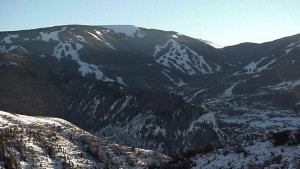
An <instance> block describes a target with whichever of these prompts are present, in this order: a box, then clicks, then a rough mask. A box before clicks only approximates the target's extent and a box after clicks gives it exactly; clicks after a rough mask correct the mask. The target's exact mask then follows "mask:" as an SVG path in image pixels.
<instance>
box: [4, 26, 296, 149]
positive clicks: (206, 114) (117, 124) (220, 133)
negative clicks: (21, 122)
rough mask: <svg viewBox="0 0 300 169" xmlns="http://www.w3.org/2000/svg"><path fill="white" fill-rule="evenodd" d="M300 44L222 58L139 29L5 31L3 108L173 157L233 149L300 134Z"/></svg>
mask: <svg viewBox="0 0 300 169" xmlns="http://www.w3.org/2000/svg"><path fill="white" fill-rule="evenodd" d="M299 39H300V35H299V34H298V35H294V36H291V37H286V38H282V39H278V40H275V41H272V42H267V43H263V44H252V43H244V44H240V45H236V46H231V47H225V48H222V49H221V50H220V49H216V48H214V47H212V46H210V45H207V44H206V43H203V42H201V41H199V40H198V39H194V38H191V37H188V36H185V35H182V34H180V33H177V32H172V31H161V30H154V29H145V28H141V27H136V26H131V25H123V26H120V25H117V26H116V25H104V26H84V25H66V26H56V27H50V28H42V29H35V30H24V31H13V32H0V53H1V54H0V74H1V76H0V82H1V83H0V89H1V90H0V108H1V109H2V110H5V111H10V112H16V113H23V114H27V115H38V116H52V117H60V118H63V119H66V120H68V121H70V122H72V123H74V124H76V125H77V126H79V127H81V128H83V129H85V130H87V131H89V132H90V133H92V134H94V135H97V136H101V137H105V138H106V139H109V140H111V141H114V142H117V143H119V144H126V145H128V146H136V147H142V148H147V149H152V150H157V151H160V152H164V153H167V154H177V153H181V152H185V151H186V150H188V149H196V148H197V147H199V146H200V145H205V144H207V143H213V147H214V148H218V147H220V146H221V147H226V146H232V145H233V144H234V143H237V142H242V141H244V140H257V139H258V138H259V137H260V136H262V135H265V134H267V133H268V132H269V130H271V129H272V130H282V129H293V130H294V129H297V128H299V124H300V123H299V122H300V117H299V111H300V106H299V103H300V97H299V93H300V91H299V89H300V88H299V86H300V82H299V78H300V69H299V68H300V66H299V63H300V62H299V57H298V55H299V54H300V53H299V52H300V47H299V44H300V42H299ZM225 138H226V139H225Z"/></svg>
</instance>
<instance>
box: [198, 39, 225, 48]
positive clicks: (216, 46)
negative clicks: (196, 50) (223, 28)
mask: <svg viewBox="0 0 300 169" xmlns="http://www.w3.org/2000/svg"><path fill="white" fill-rule="evenodd" d="M198 40H200V41H201V42H204V43H206V44H207V45H209V46H211V47H214V48H217V49H221V48H223V46H221V45H218V44H216V43H214V42H211V41H208V40H203V39H198Z"/></svg>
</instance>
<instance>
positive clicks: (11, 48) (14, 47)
mask: <svg viewBox="0 0 300 169" xmlns="http://www.w3.org/2000/svg"><path fill="white" fill-rule="evenodd" d="M17 48H18V46H17V45H12V46H10V47H9V49H8V50H7V51H6V52H10V51H12V50H15V49H17Z"/></svg>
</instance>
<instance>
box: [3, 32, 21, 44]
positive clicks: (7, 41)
mask: <svg viewBox="0 0 300 169" xmlns="http://www.w3.org/2000/svg"><path fill="white" fill-rule="evenodd" d="M18 37H19V35H18V34H16V35H8V36H6V37H4V38H3V40H2V41H1V42H4V43H12V41H11V38H18Z"/></svg>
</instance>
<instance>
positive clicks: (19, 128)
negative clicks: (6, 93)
mask: <svg viewBox="0 0 300 169" xmlns="http://www.w3.org/2000/svg"><path fill="white" fill-rule="evenodd" d="M0 129H1V130H0V138H1V140H0V142H1V143H0V168H3V167H6V168H76V169H77V168H147V167H148V166H150V165H158V166H160V165H162V164H164V163H166V162H168V161H169V160H170V158H169V157H167V156H165V155H162V154H160V153H157V152H154V151H151V150H144V149H139V148H134V147H126V146H123V145H118V144H114V143H111V142H108V141H105V140H103V139H100V138H98V137H95V136H92V135H91V134H89V133H87V132H85V131H84V130H82V129H80V128H77V127H76V126H74V125H73V124H71V123H69V122H67V121H65V120H62V119H58V118H47V117H30V116H24V115H17V114H15V115H13V114H10V113H7V112H3V111H0Z"/></svg>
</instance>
